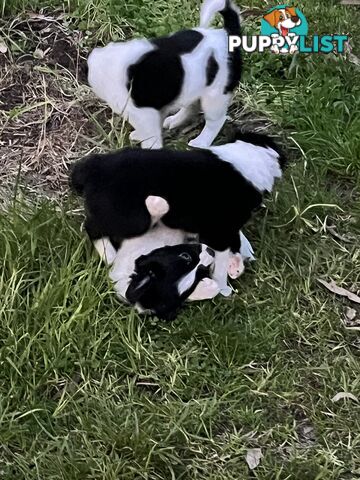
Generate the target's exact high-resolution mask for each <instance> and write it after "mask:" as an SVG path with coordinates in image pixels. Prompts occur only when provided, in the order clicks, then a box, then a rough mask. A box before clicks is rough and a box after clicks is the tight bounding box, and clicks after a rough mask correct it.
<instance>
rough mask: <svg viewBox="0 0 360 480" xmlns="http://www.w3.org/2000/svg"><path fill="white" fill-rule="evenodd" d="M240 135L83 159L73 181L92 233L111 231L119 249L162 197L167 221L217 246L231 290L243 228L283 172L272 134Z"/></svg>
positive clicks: (218, 269) (222, 283) (217, 274)
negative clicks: (153, 200) (204, 145)
mask: <svg viewBox="0 0 360 480" xmlns="http://www.w3.org/2000/svg"><path fill="white" fill-rule="evenodd" d="M237 138H238V140H236V141H234V142H232V143H228V144H225V145H221V146H216V147H210V148H208V149H196V150H194V151H172V150H166V149H161V150H141V149H136V148H126V149H123V150H121V151H118V152H114V153H108V154H102V155H101V154H96V155H92V156H90V157H86V158H84V159H82V160H81V161H79V162H78V163H77V164H75V166H74V168H73V171H72V175H71V182H72V185H73V188H74V189H75V191H76V192H77V193H78V194H81V195H83V197H84V199H85V206H86V211H87V218H86V222H85V227H86V230H87V232H88V234H89V236H90V238H91V239H92V240H93V241H96V240H99V239H102V238H104V237H107V238H108V239H109V240H110V242H111V244H112V245H114V246H115V248H117V247H116V246H118V245H119V244H120V243H121V242H122V241H123V240H124V239H129V238H132V237H138V236H140V235H143V234H144V233H146V232H148V231H149V229H150V228H151V226H152V218H151V215H150V213H149V211H148V209H147V208H146V203H145V202H146V199H147V198H148V197H149V196H158V197H161V198H163V199H165V200H166V201H167V203H168V204H169V207H170V209H169V211H168V212H167V213H166V214H165V215H164V216H163V217H162V223H163V224H164V225H165V226H166V227H169V228H171V229H176V230H181V231H183V232H189V233H194V234H196V235H198V238H199V242H200V243H202V244H205V245H207V246H208V247H210V248H211V249H213V250H214V251H215V268H214V272H213V275H212V278H213V279H214V280H215V281H216V282H217V284H218V286H219V288H220V292H221V293H222V294H223V295H229V294H230V293H231V289H230V288H229V287H228V285H227V274H228V268H229V258H230V254H231V252H232V253H234V254H236V253H238V252H239V251H240V235H239V231H240V229H241V228H242V227H243V225H244V224H245V223H246V222H247V221H248V220H249V218H250V217H251V214H252V212H253V211H254V210H255V209H256V208H258V207H259V206H260V205H261V203H262V200H263V195H264V193H266V192H270V191H271V190H272V188H273V185H274V181H275V179H276V178H279V177H281V175H282V172H281V167H282V165H283V158H282V156H281V154H280V152H279V150H278V147H277V146H276V145H275V143H274V142H273V141H272V140H271V139H270V138H268V137H266V136H263V135H256V134H245V135H238V137H237Z"/></svg>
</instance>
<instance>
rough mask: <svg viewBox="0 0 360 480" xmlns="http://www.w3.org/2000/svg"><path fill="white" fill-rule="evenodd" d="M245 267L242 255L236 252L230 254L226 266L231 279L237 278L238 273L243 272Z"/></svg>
mask: <svg viewBox="0 0 360 480" xmlns="http://www.w3.org/2000/svg"><path fill="white" fill-rule="evenodd" d="M244 270H245V267H244V262H243V259H242V256H241V255H240V253H236V254H235V255H231V257H230V261H229V266H228V275H229V277H230V278H232V279H233V280H234V279H235V278H239V277H240V275H242V274H243V273H244Z"/></svg>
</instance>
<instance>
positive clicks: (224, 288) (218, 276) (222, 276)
mask: <svg viewBox="0 0 360 480" xmlns="http://www.w3.org/2000/svg"><path fill="white" fill-rule="evenodd" d="M229 258H230V250H229V249H227V250H225V251H224V252H219V251H215V268H214V273H213V279H214V280H215V282H216V283H217V284H218V285H219V288H220V293H221V295H223V296H224V297H229V296H230V295H231V288H230V287H229V286H228V284H227V276H228V266H229Z"/></svg>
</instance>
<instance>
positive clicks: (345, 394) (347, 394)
mask: <svg viewBox="0 0 360 480" xmlns="http://www.w3.org/2000/svg"><path fill="white" fill-rule="evenodd" d="M342 398H346V399H348V398H349V399H350V400H354V402H358V401H359V399H358V398H357V397H355V395H353V394H352V393H350V392H339V393H337V394H336V395H335V396H334V397H333V398H332V399H331V401H332V402H338V401H339V400H341V399H342Z"/></svg>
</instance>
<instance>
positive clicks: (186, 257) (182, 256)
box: [179, 252, 192, 262]
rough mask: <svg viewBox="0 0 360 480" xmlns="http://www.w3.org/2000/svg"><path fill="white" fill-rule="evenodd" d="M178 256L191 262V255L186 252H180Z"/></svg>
mask: <svg viewBox="0 0 360 480" xmlns="http://www.w3.org/2000/svg"><path fill="white" fill-rule="evenodd" d="M179 257H180V258H182V259H183V260H186V261H187V262H191V260H192V258H191V256H190V255H189V254H188V253H186V252H183V253H180V255H179Z"/></svg>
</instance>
